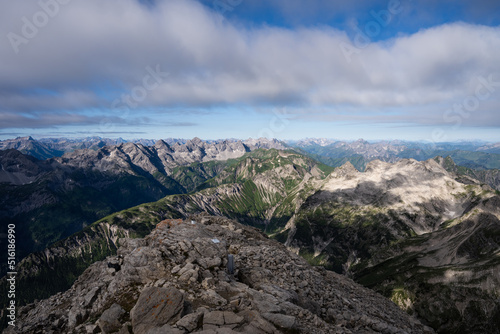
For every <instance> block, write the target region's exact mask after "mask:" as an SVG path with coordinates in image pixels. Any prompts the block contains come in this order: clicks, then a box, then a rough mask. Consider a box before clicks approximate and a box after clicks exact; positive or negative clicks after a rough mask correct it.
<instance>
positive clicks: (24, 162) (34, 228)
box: [0, 138, 284, 275]
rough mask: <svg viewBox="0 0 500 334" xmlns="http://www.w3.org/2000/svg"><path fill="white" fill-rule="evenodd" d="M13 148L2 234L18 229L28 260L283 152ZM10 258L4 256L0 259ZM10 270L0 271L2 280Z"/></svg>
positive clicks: (194, 145) (6, 157)
mask: <svg viewBox="0 0 500 334" xmlns="http://www.w3.org/2000/svg"><path fill="white" fill-rule="evenodd" d="M90 143H91V142H90ZM90 143H89V144H90ZM0 144H2V143H0ZM10 144H15V145H11V146H9V145H7V147H11V149H7V150H0V164H1V166H2V168H0V193H1V194H2V196H0V220H1V221H2V224H1V226H0V234H1V233H5V232H6V231H5V230H3V229H5V227H6V226H7V225H8V224H15V225H16V226H17V227H18V229H17V230H18V233H19V234H18V237H19V238H20V239H22V240H23V243H22V244H20V245H19V249H17V251H18V254H19V256H20V257H21V258H22V257H24V256H26V255H28V254H29V253H31V252H33V251H39V250H42V249H44V248H46V247H47V246H49V245H50V244H52V243H54V242H56V241H59V240H61V239H63V238H65V237H67V236H69V235H71V234H73V233H75V232H78V231H80V230H82V228H83V227H85V226H87V225H90V224H92V223H93V222H95V221H96V220H98V219H101V218H103V217H105V216H107V215H109V214H111V213H113V212H117V211H120V210H123V209H126V208H130V207H132V206H136V205H139V204H142V203H147V202H152V201H156V200H159V199H160V198H163V197H165V196H167V195H172V194H185V193H189V192H192V191H193V190H195V189H196V187H198V186H199V185H200V184H202V183H203V182H205V181H206V180H208V179H210V178H213V177H214V176H216V175H217V174H218V173H219V172H220V171H222V170H223V169H224V168H225V167H226V166H227V164H230V163H231V159H235V158H239V157H241V156H243V155H244V154H246V153H247V152H251V151H254V150H256V149H259V148H271V147H276V148H284V146H283V145H282V144H281V143H279V142H278V141H273V140H265V139H261V140H247V141H244V142H242V141H235V140H233V141H228V140H221V141H215V142H211V143H207V142H203V141H201V140H200V139H198V138H194V139H193V140H189V141H186V142H183V143H181V142H178V141H177V142H174V143H171V144H168V143H167V142H165V141H163V140H160V141H157V142H156V143H155V144H154V145H152V146H144V145H141V144H135V143H122V144H119V145H115V146H104V145H105V144H106V143H104V142H99V143H97V147H96V148H95V150H92V149H82V150H72V151H68V152H67V153H66V154H65V155H63V156H62V157H56V158H51V159H48V160H38V159H36V158H34V157H32V156H29V155H24V154H22V153H21V152H19V151H18V150H16V149H14V148H18V149H22V148H23V147H24V148H25V149H27V150H28V152H31V153H32V154H33V152H32V151H29V148H30V147H32V146H33V145H35V146H36V145H39V144H40V143H39V142H37V141H34V140H33V139H32V138H25V139H23V138H21V139H20V140H17V141H14V143H10ZM83 144H85V143H83ZM83 144H82V145H83ZM72 145H73V144H72ZM1 146H2V145H0V147H1ZM71 147H73V146H71ZM3 260H5V253H1V254H0V261H2V262H5V261H3ZM4 270H5V268H4V267H2V268H0V275H1V274H2V273H4Z"/></svg>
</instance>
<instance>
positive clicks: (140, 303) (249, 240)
mask: <svg viewBox="0 0 500 334" xmlns="http://www.w3.org/2000/svg"><path fill="white" fill-rule="evenodd" d="M120 243H121V247H120V248H119V250H118V253H117V255H116V256H112V257H108V258H107V259H106V260H105V261H101V262H97V263H95V264H93V265H92V266H91V267H90V268H88V269H87V270H86V271H85V272H84V273H83V274H82V275H81V276H80V277H79V278H78V280H77V281H76V282H75V284H74V285H73V287H72V288H71V289H70V290H68V291H66V292H64V293H59V294H57V295H55V296H52V297H51V298H49V299H46V300H42V301H39V302H36V303H34V304H30V305H27V306H25V307H23V308H21V309H20V310H19V314H18V319H17V323H16V327H14V328H13V327H9V328H8V329H7V330H6V331H4V333H54V334H56V333H120V334H123V333H148V334H154V333H195V332H196V333H207V334H208V333H257V334H258V333H398V334H400V333H433V331H432V329H430V328H428V327H425V326H423V325H422V324H421V323H420V322H419V321H418V320H415V319H414V318H411V317H410V316H409V315H407V314H406V313H404V312H403V311H402V310H400V309H399V308H398V307H397V306H396V305H395V304H393V303H392V302H391V301H389V300H388V299H386V298H384V297H382V296H380V295H378V294H376V293H375V292H373V291H371V290H368V289H366V288H363V287H361V286H360V285H358V284H356V283H354V282H353V281H351V280H350V279H348V278H345V277H343V276H340V275H337V274H335V273H333V272H330V271H327V270H325V269H323V268H320V267H311V266H310V265H309V264H307V262H306V261H305V260H304V259H302V258H301V257H299V256H297V255H295V254H293V253H290V252H289V251H288V250H287V249H286V248H285V246H283V245H282V244H279V243H278V242H276V241H273V240H269V239H267V238H266V236H265V235H263V234H262V233H261V232H259V231H258V230H256V229H254V228H252V227H248V226H244V225H241V224H239V223H237V222H235V221H233V220H229V219H226V218H220V217H211V216H196V217H194V218H193V220H184V221H183V220H166V221H163V222H161V223H160V224H158V226H157V227H156V228H155V229H154V230H153V232H151V234H149V235H148V236H147V237H145V238H144V239H121V240H120ZM229 254H231V255H232V256H233V258H234V271H233V273H231V272H230V270H229V269H230V265H229V266H228V255H229Z"/></svg>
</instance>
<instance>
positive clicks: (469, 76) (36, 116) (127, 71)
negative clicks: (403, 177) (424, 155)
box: [0, 0, 500, 142]
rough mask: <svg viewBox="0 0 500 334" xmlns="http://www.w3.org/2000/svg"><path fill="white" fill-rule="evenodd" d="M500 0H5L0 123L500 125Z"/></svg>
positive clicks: (265, 131) (266, 129)
mask: <svg viewBox="0 0 500 334" xmlns="http://www.w3.org/2000/svg"><path fill="white" fill-rule="evenodd" d="M499 13H500V1H498V0H476V1H468V0H456V1H451V0H443V1H434V0H420V1H419V0H386V1H378V0H358V1H333V0H265V1H264V0H198V1H197V0H39V1H10V0H0V139H7V138H14V137H18V136H28V135H31V136H33V137H35V138H41V137H87V136H100V137H109V138H117V137H122V138H125V139H133V138H147V139H160V138H169V137H173V138H193V137H199V138H202V139H222V138H241V139H246V138H249V137H252V138H258V137H268V138H278V139H301V138H306V137H309V138H311V137H317V138H319V137H322V138H335V139H343V140H356V139H358V138H364V139H367V140H390V139H403V140H418V141H427V142H445V141H460V140H483V141H492V142H498V141H500V131H499V130H500V15H498V14H499Z"/></svg>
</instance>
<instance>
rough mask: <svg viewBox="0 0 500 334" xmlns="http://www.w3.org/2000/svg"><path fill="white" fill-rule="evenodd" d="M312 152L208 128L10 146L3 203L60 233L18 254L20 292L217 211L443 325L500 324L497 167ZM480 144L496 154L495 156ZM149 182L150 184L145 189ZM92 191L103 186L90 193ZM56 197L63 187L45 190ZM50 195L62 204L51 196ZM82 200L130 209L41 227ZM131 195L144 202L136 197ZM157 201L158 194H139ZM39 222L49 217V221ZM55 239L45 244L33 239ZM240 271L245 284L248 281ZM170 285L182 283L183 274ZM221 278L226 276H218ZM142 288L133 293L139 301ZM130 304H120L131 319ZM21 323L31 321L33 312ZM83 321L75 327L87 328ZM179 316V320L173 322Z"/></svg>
mask: <svg viewBox="0 0 500 334" xmlns="http://www.w3.org/2000/svg"><path fill="white" fill-rule="evenodd" d="M324 144H326V143H324ZM358 144H359V145H360V147H363V146H364V147H367V146H368V145H371V144H369V143H368V144H367V143H364V142H360V143H358ZM358 144H356V145H358ZM315 145H316V144H315ZM318 146H319V145H318ZM321 147H328V145H324V146H321ZM391 150H392V149H391ZM395 152H397V150H396V151H395ZM306 153H307V152H305V151H304V148H301V149H297V148H295V149H291V148H290V146H289V145H288V146H286V145H284V144H283V143H282V142H278V141H276V140H273V141H267V140H258V141H243V142H241V141H233V140H228V141H216V142H204V141H201V140H199V139H197V138H195V139H193V140H189V141H186V142H184V143H180V142H175V143H174V144H168V143H166V142H165V141H158V142H156V143H155V144H154V145H153V146H143V145H141V144H134V143H124V144H120V145H116V146H105V147H102V148H100V149H98V150H90V149H85V150H77V151H74V152H70V153H66V154H65V155H63V156H62V157H58V158H51V159H48V160H45V161H40V160H37V159H35V158H32V157H30V156H27V155H23V154H21V153H20V152H18V151H16V150H7V151H3V152H1V154H2V155H1V156H0V157H1V162H2V171H1V173H0V180H4V181H3V183H1V184H2V187H3V188H2V194H8V195H9V196H8V197H7V196H5V197H4V196H2V199H3V200H4V202H3V203H2V206H3V207H4V208H6V209H5V210H10V211H7V212H6V213H5V217H6V219H12V217H17V218H16V219H25V217H30V219H27V220H26V223H19V222H17V223H19V224H28V225H25V226H29V228H28V229H23V230H29V231H38V234H37V235H35V234H31V235H29V236H27V238H30V237H31V238H32V239H31V240H33V242H32V247H31V250H30V251H33V250H41V249H43V248H44V247H45V246H46V245H49V244H51V243H52V242H54V241H57V240H59V241H57V242H56V243H55V244H52V245H51V246H50V247H48V248H46V249H45V250H43V251H41V252H35V253H33V254H31V255H29V256H27V257H26V258H25V259H24V260H23V261H21V263H20V265H19V267H18V273H19V275H18V284H19V291H22V292H20V297H19V301H20V303H21V304H22V305H25V304H27V303H31V302H33V301H34V300H35V299H42V298H47V297H50V296H53V295H54V294H56V293H58V292H62V291H64V290H66V289H69V288H70V287H71V286H72V284H74V283H75V280H76V279H77V278H78V277H79V276H80V275H82V274H83V273H84V272H88V270H91V271H92V270H93V269H88V270H87V271H85V269H86V268H89V267H90V268H96V267H95V266H98V267H99V266H101V267H102V266H106V263H110V261H111V260H109V259H108V260H106V258H107V257H108V256H116V254H118V255H119V254H121V253H120V252H121V251H120V249H121V248H120V247H122V246H124V245H125V248H126V249H128V250H127V251H125V252H129V251H130V248H127V247H128V246H126V245H127V244H128V243H129V241H127V240H135V239H131V238H146V239H148V238H152V237H153V235H154V233H157V232H155V231H156V230H157V229H158V226H159V225H158V224H160V226H161V223H162V222H164V221H165V220H166V219H167V220H168V219H183V220H186V221H187V222H189V221H190V219H191V218H190V217H195V216H196V215H199V214H209V215H211V216H218V217H227V218H229V219H233V220H236V221H238V222H240V223H244V224H245V225H251V226H254V227H257V228H259V229H260V230H262V231H264V232H265V233H266V234H267V235H268V236H269V237H270V238H273V239H276V240H277V241H279V242H281V243H282V244H284V245H285V246H286V249H288V251H290V252H292V253H295V254H298V255H300V256H301V257H302V258H304V259H305V260H307V261H308V262H309V263H310V264H311V265H314V266H321V267H323V268H326V269H328V270H329V271H334V272H337V273H338V274H341V275H343V276H347V277H350V278H352V279H354V280H355V281H356V282H358V283H360V284H362V285H365V286H366V287H369V288H370V289H372V290H375V291H377V292H378V293H380V294H382V295H384V296H385V297H387V298H389V299H391V300H392V301H393V302H394V303H396V304H397V305H399V306H400V308H402V309H404V310H405V311H407V312H408V313H410V314H411V315H412V316H413V317H415V318H417V319H419V320H420V321H422V322H423V323H424V324H425V325H427V326H430V327H432V328H434V329H435V330H436V331H437V332H439V333H461V332H467V333H485V332H487V333H497V332H498V328H500V326H499V325H500V324H498V320H497V319H499V315H500V313H499V310H500V306H499V302H498V299H497V297H496V296H498V295H499V293H500V290H499V286H500V285H499V283H500V282H498V274H497V273H498V270H499V268H500V267H499V264H500V263H499V262H498V258H499V257H498V255H499V250H500V240H499V239H498V238H499V237H498V236H499V235H500V230H499V229H500V220H499V218H500V211H499V210H500V196H499V192H498V190H497V189H498V188H497V189H495V187H498V171H495V170H492V169H489V170H486V169H479V170H477V169H473V168H470V167H464V166H460V165H458V164H456V163H455V161H454V159H452V158H451V157H450V156H447V157H439V156H437V157H433V158H431V159H427V160H425V161H417V160H415V159H404V158H401V157H399V158H397V159H395V161H393V162H386V161H383V160H390V159H392V157H391V156H386V157H385V158H381V159H375V155H373V156H372V157H371V158H370V159H372V160H371V161H368V162H366V165H365V166H364V168H362V169H361V170H359V169H358V168H356V167H355V166H354V165H353V164H352V163H350V162H349V159H347V161H346V162H344V164H343V165H342V166H340V167H336V168H334V167H332V166H328V165H326V164H323V163H321V162H319V161H317V160H315V159H313V157H314V154H313V153H307V154H306ZM469 153H470V152H469ZM365 154H367V153H365ZM398 154H400V153H398ZM474 154H476V153H474ZM481 154H487V155H488V156H489V157H490V158H491V157H493V158H491V159H494V157H495V154H494V153H481ZM363 159H364V158H363ZM491 159H490V160H489V161H492V160H491ZM367 160H369V159H367ZM19 162H21V163H19ZM77 175H80V178H77V177H76V176H77ZM5 180H7V182H5ZM124 180H127V181H128V182H125V181H124ZM140 181H141V182H143V184H144V188H142V191H143V192H142V193H141V192H140V191H139V190H141V189H138V188H140V187H138V185H140V184H141V183H140ZM134 187H135V188H134ZM33 189H35V191H33ZM82 189H84V190H85V191H87V190H89V189H95V191H93V192H89V193H85V191H83V190H82ZM153 190H154V191H157V193H156V195H155V196H157V198H154V199H149V200H144V199H145V198H146V196H150V197H149V198H151V197H153V196H152V195H151V194H154V191H153ZM23 193H24V194H25V195H24V197H22V196H21V195H22V194H23ZM34 194H37V195H36V196H34ZM51 194H52V196H53V197H48V196H50V195H51ZM54 194H56V195H57V196H59V197H57V196H56V195H54ZM72 194H78V196H74V197H72V196H73V195H72ZM99 196H102V197H99ZM120 196H121V197H120ZM47 198H50V200H53V201H55V202H54V203H52V204H51V203H49V202H47ZM82 198H83V199H85V200H87V201H90V203H87V204H88V213H91V212H95V211H96V210H95V208H98V207H99V205H102V206H103V207H105V208H106V209H105V210H103V211H102V212H101V213H100V214H101V215H102V216H101V217H104V216H105V215H107V214H108V213H112V212H115V211H119V210H121V209H126V208H128V209H126V210H124V211H119V212H116V213H112V214H111V215H109V216H107V217H104V218H102V219H99V218H101V217H96V218H95V219H94V221H95V222H94V223H91V222H92V221H91V220H90V219H88V222H85V223H75V222H77V221H78V218H77V217H76V216H78V215H75V216H73V217H70V218H68V220H67V221H60V222H59V223H58V225H57V226H53V227H52V231H53V232H52V233H53V235H52V236H51V237H49V238H47V237H46V236H47V235H48V234H49V233H48V232H47V231H49V230H50V228H47V227H46V225H47V224H46V223H44V224H42V222H43V219H44V218H43V217H44V214H45V215H48V213H50V212H51V211H50V210H57V208H59V207H60V206H61V204H62V203H73V204H72V205H73V206H74V208H79V209H80V210H83V209H82V207H84V205H82V204H83V203H85V202H83V201H81V200H80V199H82ZM110 198H112V199H114V200H117V201H116V202H121V200H120V198H121V199H122V200H123V199H128V200H129V202H123V203H121V204H123V206H122V207H120V208H119V205H117V204H115V205H116V206H111V204H107V203H106V202H105V201H106V200H108V201H109V200H110ZM160 198H161V199H160ZM157 199H159V200H158V201H156V202H154V201H155V200H157ZM65 200H66V202H64V201H65ZM133 200H136V201H137V202H136V203H134V204H132V202H133ZM16 201H17V202H16ZM146 201H152V202H151V203H147V204H140V203H144V202H146ZM12 203H14V204H12ZM137 204H140V205H138V206H135V207H131V206H133V205H137ZM37 205H39V206H37ZM47 205H49V206H47ZM50 205H53V206H50ZM65 205H66V204H65ZM67 205H70V204H67ZM106 205H108V206H107V207H106ZM35 207H36V208H35ZM48 208H51V209H49V210H48ZM16 210H18V211H19V210H21V211H22V210H25V211H23V213H17V212H18V211H16ZM36 210H39V211H36ZM106 210H107V211H106ZM68 211H70V210H68V209H67V207H66V208H65V207H62V208H60V211H59V212H58V215H63V216H64V215H67V214H68ZM83 211H85V210H83ZM19 212H20V211H19ZM30 214H32V215H31V216H30ZM66 217H68V216H66ZM207 219H208V218H207ZM210 219H212V218H210ZM210 219H209V220H210ZM213 219H214V220H213V221H214V223H211V224H210V225H215V226H218V224H219V222H220V224H222V225H224V226H228V225H227V223H226V222H227V220H224V219H223V220H219V219H218V218H217V219H216V218H213ZM52 220H53V218H52V219H47V220H46V222H49V221H52ZM198 220H199V219H198ZM40 226H45V227H43V229H44V230H41V227H40ZM68 226H72V228H73V230H72V231H71V230H68V231H67V233H68V234H67V235H66V236H62V235H61V234H59V235H56V234H55V231H58V232H59V231H61V230H62V228H64V227H68ZM215 226H214V228H215ZM225 228H227V227H224V229H225ZM74 232H76V233H75V234H72V235H70V234H71V233H74ZM151 233H153V234H151ZM69 235H70V236H69ZM148 235H149V236H148ZM34 236H35V237H34ZM44 236H45V237H46V239H44V240H45V243H44V244H42V243H40V244H36V241H39V240H40V239H41V238H42V237H44ZM67 236H69V237H67ZM65 237H66V238H65ZM28 240H29V239H28ZM148 240H149V239H148ZM134 242H135V241H134ZM141 242H142V241H141ZM147 242H149V241H147ZM27 243H28V242H27ZM228 247H229V245H228ZM273 247H274V246H273ZM188 249H189V247H188ZM188 252H189V250H188ZM272 252H274V248H273V250H272V251H271V253H270V254H272ZM27 253H29V252H28V251H27V252H26V253H25V255H27ZM148 254H149V253H148ZM148 254H146V255H145V256H149V255H148ZM103 260H104V262H99V261H103ZM106 261H107V262H106ZM113 261H115V260H113ZM117 261H118V260H117ZM193 261H194V262H196V261H197V260H196V261H195V259H193ZM188 262H189V261H188ZM94 263H100V264H95V265H93V264H94ZM113 263H114V262H113ZM184 265H185V264H184ZM257 267H258V266H257ZM95 270H97V269H95ZM99 270H101V269H99ZM84 275H85V274H84ZM103 275H105V274H104V273H101V274H99V273H97V274H96V276H95V277H99V278H100V279H105V280H107V278H104V276H103ZM212 275H213V274H212ZM217 275H219V274H217ZM272 275H276V274H272ZM82 277H84V276H82ZM85 277H87V278H86V279H90V278H92V277H93V276H92V277H91V276H88V275H87V276H85ZM239 279H240V281H239V282H240V283H241V282H243V281H244V280H242V278H241V277H240V278H239ZM311 279H312V278H310V277H308V278H307V279H306V280H305V281H306V283H308V284H311V282H310V280H311ZM202 281H203V280H202V279H201V281H200V282H199V283H201V282H202ZM169 282H170V283H172V284H174V285H175V284H177V283H178V282H177V281H176V279H175V278H173V280H170V281H169ZM170 283H169V284H170ZM243 283H244V284H247V286H249V287H251V288H253V287H252V286H251V285H249V284H248V282H246V283H245V282H243ZM4 284H5V281H4ZM75 284H76V285H75V286H74V287H73V288H72V290H69V292H67V293H65V295H66V296H67V297H62V295H61V294H58V295H56V297H52V299H51V300H52V301H51V302H50V303H52V304H54V303H56V304H57V303H58V301H57V300H65V299H64V298H66V300H70V299H75V298H79V297H78V296H81V297H83V294H84V292H83V291H84V290H82V288H78V284H80V285H81V284H83V283H78V281H77V282H76V283H75ZM141 284H143V283H141ZM164 284H166V283H162V285H164ZM215 284H219V281H218V279H216V283H215ZM273 284H274V283H273ZM318 284H319V283H318ZM321 284H323V283H321ZM328 284H331V283H328ZM353 284H354V283H353ZM167 285H168V284H167ZM305 286H307V285H304V287H305ZM142 288H147V286H146V285H144V286H143V287H142ZM142 288H140V289H142ZM75 289H76V290H75ZM245 289H247V288H245ZM301 289H302V288H301ZM353 289H354V288H353ZM356 289H357V288H356ZM85 291H86V290H85ZM245 291H246V290H245ZM136 292H137V293H136V294H135V295H134V296H135V297H134V298H136V299H134V300H138V299H137V298H139V299H140V294H138V293H139V291H136ZM85 293H87V292H85ZM238 293H242V291H241V290H239V292H238ZM271 294H272V293H271ZM342 294H343V293H341V295H342ZM195 295H196V294H195ZM54 298H55V299H54ZM61 298H63V299H61ZM92 298H93V297H92ZM92 298H91V299H92ZM96 298H100V297H96ZM228 301H230V299H229V300H228ZM3 302H5V301H3ZM349 302H352V301H350V300H349ZM44 303H45V304H44ZM47 303H48V302H46V301H44V302H40V303H36V304H33V305H31V306H29V307H28V308H27V309H24V310H25V311H26V312H28V313H26V314H29V310H31V309H32V308H33V310H37V311H36V312H41V313H40V314H44V313H43V312H45V311H44V310H45V309H47V307H49V306H47V305H48V304H47ZM250 303H251V301H250ZM52 304H51V305H52ZM120 305H121V304H120ZM105 306H106V307H109V306H111V305H107V304H106V305H105ZM132 306H133V305H131V306H130V307H129V309H127V307H125V305H121V308H122V309H123V310H124V311H125V313H124V314H126V316H125V318H126V319H128V320H127V321H131V326H132V327H133V325H134V321H133V319H132V313H130V312H131V308H132ZM299 306H300V305H299ZM41 307H42V308H41ZM51 307H52V306H51ZM103 307H104V306H103V305H101V306H99V307H98V308H96V309H95V310H94V309H93V306H91V307H90V308H89V310H88V314H84V315H83V316H80V319H86V320H84V321H83V322H82V323H81V324H84V325H85V326H98V327H99V326H100V325H99V324H98V323H95V324H94V323H89V322H88V321H89V319H94V318H95V317H98V316H101V314H104V313H103V312H104V311H105V309H104V308H103ZM301 307H302V306H301ZM384 307H385V306H384ZM323 308H325V311H323V310H321V311H315V312H316V313H314V312H313V313H314V314H316V315H317V316H318V317H319V318H320V319H322V321H326V322H327V323H328V308H326V307H323ZM49 309H50V307H49ZM53 310H54V309H53ZM25 311H23V312H25ZM202 311H203V310H202ZM226 311H227V310H226ZM51 312H52V311H51ZM54 312H56V311H54ZM85 312H87V311H85ZM49 313H50V312H49ZM194 313H200V312H194ZM201 313H203V314H205V313H204V312H201ZM233 313H234V312H233ZM264 313H265V312H264ZM271 313H273V312H271ZM277 313H279V312H277ZM55 314H57V312H56V313H55ZM259 316H261V317H263V315H262V314H259ZM75 317H76V318H78V316H75ZM127 317H129V318H127ZM76 318H75V319H76ZM263 318H264V320H266V318H265V317H263ZM25 319H29V317H28V318H25ZM61 319H62V320H57V321H62V322H61V324H62V323H66V324H67V323H68V322H69V319H67V318H64V317H63V318H61ZM335 319H337V320H335V321H339V320H338V318H335ZM349 319H351V318H349ZM23 321H24V323H25V324H26V326H27V327H26V328H31V327H30V326H31V325H30V321H29V320H23ZM40 321H41V320H40ZM54 321H56V320H54ZM93 321H94V320H93ZM267 321H270V320H267ZM318 321H319V320H318ZM76 322H78V321H76ZM76 322H75V323H73V322H71V324H73V325H75V326H78V325H81V324H80V323H79V324H78V325H76ZM35 323H36V322H33V324H35ZM271 323H272V321H271ZM341 323H343V322H341ZM351 323H352V326H353V327H352V328H358V329H360V328H361V327H356V326H358V325H359V322H357V320H352V319H351ZM170 325H172V326H174V327H175V326H177V325H176V324H174V323H173V322H171V323H170V324H169V326H170ZM246 325H249V324H248V323H246ZM246 325H245V326H246ZM387 326H389V324H387ZM391 326H394V324H391ZM243 327H244V326H243ZM243 327H242V328H243ZM299 327H300V326H299ZM368 327H370V326H366V325H364V327H363V328H364V329H363V330H366V331H367V332H370V330H373V328H372V327H370V328H371V329H369V328H368ZM75 328H76V327H75ZM89 328H90V327H89ZM93 328H94V327H93ZM95 328H97V327H95ZM99 328H101V327H99ZM200 328H201V327H200ZM311 328H312V327H311ZM314 328H316V327H314ZM233 329H234V328H233ZM82 330H83V329H82ZM289 330H292V329H291V328H289ZM339 331H340V330H339ZM381 331H383V330H381ZM318 332H321V330H318ZM395 332H398V331H397V330H395ZM410 332H411V331H410Z"/></svg>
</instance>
